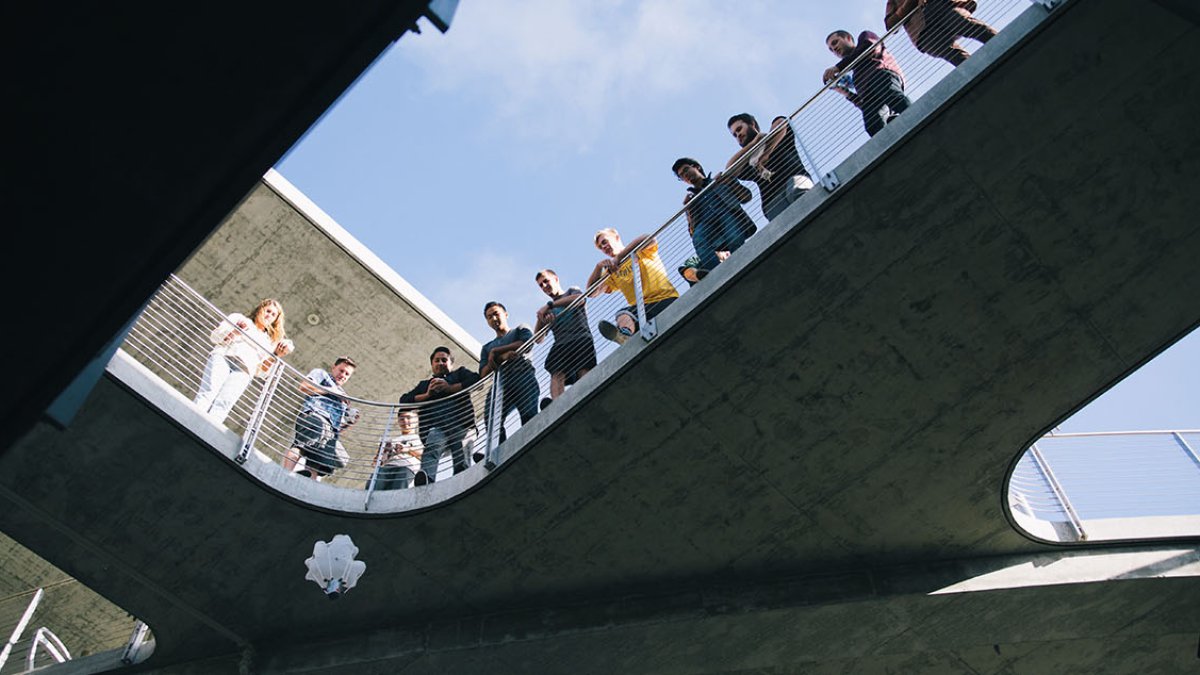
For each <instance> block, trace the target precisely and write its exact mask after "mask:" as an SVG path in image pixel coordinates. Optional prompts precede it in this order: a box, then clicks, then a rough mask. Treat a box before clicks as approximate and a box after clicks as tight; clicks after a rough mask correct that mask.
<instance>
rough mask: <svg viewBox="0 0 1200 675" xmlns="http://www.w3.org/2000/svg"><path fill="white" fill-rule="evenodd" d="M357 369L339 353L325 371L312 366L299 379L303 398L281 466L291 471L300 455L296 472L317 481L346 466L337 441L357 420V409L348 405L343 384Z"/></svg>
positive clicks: (348, 358)
mask: <svg viewBox="0 0 1200 675" xmlns="http://www.w3.org/2000/svg"><path fill="white" fill-rule="evenodd" d="M357 368H358V365H357V364H355V363H354V360H353V359H351V358H350V357H348V356H339V357H338V358H337V359H336V360H335V361H334V362H333V365H332V366H330V368H329V370H325V369H323V368H313V369H312V370H311V371H310V372H309V373H308V375H307V376H305V379H304V380H301V382H300V393H302V394H305V395H306V398H305V399H304V405H303V407H301V409H300V414H299V416H297V417H296V437H295V440H294V441H292V447H291V448H290V449H289V450H288V452H287V456H286V457H285V458H284V460H283V468H284V469H286V470H288V471H291V470H293V469H294V468H295V466H296V464H297V461H298V460H299V459H300V458H301V457H303V458H304V468H303V469H301V470H299V471H296V474H297V475H300V476H307V477H309V478H313V479H315V480H320V479H321V478H323V477H325V476H328V475H329V474H331V473H333V471H334V470H335V469H341V468H344V467H345V466H346V460H345V458H343V457H341V456H340V455H339V453H338V440H339V439H340V437H341V434H342V432H344V431H346V430H348V429H349V428H350V427H351V426H353V425H354V423H355V422H357V421H358V411H357V410H356V409H354V408H348V404H347V402H346V399H345V398H344V397H345V396H346V390H345V389H344V388H343V387H344V386H345V385H346V382H348V381H349V380H350V376H351V375H354V371H355V370H357Z"/></svg>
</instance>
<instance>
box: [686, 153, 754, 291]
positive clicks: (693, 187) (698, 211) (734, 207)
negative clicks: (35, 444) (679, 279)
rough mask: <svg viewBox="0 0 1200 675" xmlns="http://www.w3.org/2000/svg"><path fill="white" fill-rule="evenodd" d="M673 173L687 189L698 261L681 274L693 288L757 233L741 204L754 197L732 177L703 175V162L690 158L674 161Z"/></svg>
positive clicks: (688, 217)
mask: <svg viewBox="0 0 1200 675" xmlns="http://www.w3.org/2000/svg"><path fill="white" fill-rule="evenodd" d="M671 173H673V174H675V177H676V178H678V179H679V180H681V181H683V182H684V183H687V185H688V188H687V194H686V195H684V198H683V205H684V215H685V216H686V217H687V224H688V234H690V235H691V236H692V246H694V247H695V249H696V260H695V262H694V263H691V262H690V261H689V263H685V265H684V267H683V269H682V271H681V272H680V273H681V274H682V275H683V278H684V279H686V280H687V281H688V283H693V284H694V283H696V282H697V281H699V280H700V279H702V278H704V275H706V274H708V273H709V272H711V271H712V270H713V269H714V268H715V267H716V266H717V265H718V264H719V263H720V262H721V261H723V260H724V259H725V258H727V257H729V254H731V253H733V252H734V251H736V250H738V249H739V248H741V246H742V244H743V243H745V241H746V239H747V238H748V237H750V236H751V235H753V234H754V233H755V232H757V231H758V228H757V227H756V226H755V225H754V221H752V220H750V216H748V215H746V211H745V210H744V209H742V204H745V203H747V202H749V201H750V198H751V197H752V196H753V195H751V194H750V189H749V188H747V187H746V186H744V185H742V184H741V183H739V182H737V181H736V180H733V179H732V178H731V177H727V176H725V175H724V174H717V176H716V178H713V177H712V175H711V174H706V173H704V168H703V167H702V166H700V162H697V161H696V160H694V159H692V158H691V157H680V158H679V159H677V160H675V163H674V164H673V165H671ZM722 254H723V255H722Z"/></svg>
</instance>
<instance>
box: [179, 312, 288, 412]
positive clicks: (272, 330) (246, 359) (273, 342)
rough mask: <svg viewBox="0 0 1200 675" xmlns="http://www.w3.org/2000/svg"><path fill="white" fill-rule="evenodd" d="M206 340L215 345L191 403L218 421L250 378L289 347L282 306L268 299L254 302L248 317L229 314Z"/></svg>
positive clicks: (265, 367)
mask: <svg viewBox="0 0 1200 675" xmlns="http://www.w3.org/2000/svg"><path fill="white" fill-rule="evenodd" d="M239 329H240V330H239ZM209 340H211V341H212V343H213V344H215V345H216V347H214V348H213V350H212V351H211V352H210V353H209V355H208V361H207V362H205V364H204V376H203V377H202V378H201V380H200V390H199V391H197V392H196V398H195V403H196V405H198V406H200V409H201V410H203V411H204V412H206V413H208V415H209V417H210V418H212V420H213V421H214V422H218V423H221V422H224V421H225V418H226V417H227V416H228V415H229V411H230V410H232V409H233V405H234V404H235V403H237V400H238V399H239V398H241V396H242V393H243V392H244V391H246V387H247V386H248V385H249V384H250V378H251V377H253V376H255V375H258V376H260V377H261V376H263V375H266V373H267V371H268V370H270V368H271V364H273V363H274V362H275V357H276V356H287V355H288V354H290V353H291V351H292V347H293V346H292V341H291V340H289V339H287V338H286V337H285V332H284V329H283V306H282V305H280V304H279V301H278V300H274V299H272V298H267V299H266V300H263V301H262V302H260V303H258V306H257V307H255V308H254V311H253V312H250V318H247V317H246V316H245V315H244V314H238V313H236V312H235V313H233V314H230V315H229V318H227V319H225V320H224V321H222V322H221V325H219V326H217V328H216V330H214V331H213V332H212V334H211V335H210V336H209Z"/></svg>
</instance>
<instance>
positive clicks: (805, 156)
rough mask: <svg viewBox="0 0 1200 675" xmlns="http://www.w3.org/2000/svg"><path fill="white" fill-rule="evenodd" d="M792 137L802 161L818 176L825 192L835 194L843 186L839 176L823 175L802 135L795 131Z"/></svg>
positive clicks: (829, 173) (830, 173)
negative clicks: (801, 137)
mask: <svg viewBox="0 0 1200 675" xmlns="http://www.w3.org/2000/svg"><path fill="white" fill-rule="evenodd" d="M787 124H789V125H790V124H791V120H789V121H788V122H787ZM792 136H793V137H794V138H795V139H796V148H797V149H798V150H799V151H800V157H801V159H802V160H803V161H804V162H805V163H807V164H808V165H809V166H811V167H812V170H813V173H815V174H816V175H817V177H818V180H820V181H821V185H822V187H824V188H825V191H826V192H833V191H834V190H836V189H838V186H839V185H841V184H842V182H841V181H840V180H838V177H837V174H836V173H834V172H832V171H829V172H826V173H821V167H819V166H817V160H816V159H815V158H813V156H812V153H810V152H809V151H808V146H806V145H804V141H803V140H801V139H800V134H798V133H796V131H795V130H794V129H793V130H792ZM801 168H804V167H801ZM788 180H791V176H788Z"/></svg>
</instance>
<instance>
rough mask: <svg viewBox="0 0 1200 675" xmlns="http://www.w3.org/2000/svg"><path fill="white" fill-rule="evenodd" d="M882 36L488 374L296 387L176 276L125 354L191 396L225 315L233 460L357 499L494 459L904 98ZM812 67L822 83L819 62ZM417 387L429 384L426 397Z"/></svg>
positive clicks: (914, 93)
mask: <svg viewBox="0 0 1200 675" xmlns="http://www.w3.org/2000/svg"><path fill="white" fill-rule="evenodd" d="M936 4H938V3H936V2H932V1H931V2H930V3H927V4H926V5H925V6H924V7H925V8H924V9H918V10H914V11H913V12H912V13H910V14H909V18H908V21H909V22H911V21H913V20H914V18H917V17H918V16H919V15H921V14H923V15H924V16H921V18H922V19H923V22H924V27H923V30H922V35H924V38H922V40H921V41H922V44H924V45H925V46H926V48H928V44H948V43H950V42H952V41H953V39H954V36H955V35H956V34H958V33H960V32H961V25H956V24H961V20H960V19H955V18H953V17H951V15H950V14H947V13H941V14H937V13H935V12H933V11H932V10H930V9H929V8H930V7H933V6H934V5H936ZM1027 6H1028V2H1027V0H997V1H995V2H987V3H985V5H984V7H983V8H981V9H980V11H979V12H978V13H977V16H978V17H979V19H980V20H981V21H983V22H986V23H987V24H990V26H992V27H994V28H997V29H998V28H1001V27H1002V26H1004V25H1005V24H1007V23H1008V22H1009V21H1011V19H1012V18H1014V17H1015V16H1016V15H1017V14H1018V13H1019V12H1020V11H1021V10H1022V9H1024V8H1025V7H1027ZM955 16H961V15H958V14H955ZM878 47H882V49H884V50H886V53H887V54H888V57H887V58H888V64H889V67H891V68H893V69H896V68H898V69H899V70H902V71H903V81H904V89H905V92H907V94H908V96H909V98H916V97H918V96H919V95H920V93H923V92H924V91H926V90H928V89H929V88H930V87H931V86H933V85H934V84H935V83H936V82H937V81H938V80H939V79H940V78H941V76H942V75H944V74H945V73H946V72H949V71H950V68H949V66H948V65H946V64H944V63H942V62H940V61H938V60H936V59H934V58H933V57H931V56H928V55H927V54H924V53H922V52H921V51H919V50H918V49H917V47H916V46H915V45H914V43H913V42H912V40H911V39H910V37H909V36H908V35H906V34H905V33H904V27H903V26H902V25H899V24H898V25H896V26H894V27H893V28H892V29H891V30H890V31H887V32H885V33H884V34H883V36H882V37H881V39H880V40H879V42H878ZM878 47H877V48H876V49H875V50H867V51H864V52H863V53H862V54H861V55H860V56H859V57H858V58H857V59H856V60H854V62H853V63H850V64H848V65H847V67H846V68H845V69H844V70H843V72H842V73H839V77H838V78H835V79H832V80H831V81H830V82H829V83H827V84H825V86H823V87H821V88H820V89H819V90H818V91H817V93H816V94H814V95H813V96H811V97H810V98H809V99H807V100H806V101H805V102H804V104H803V105H801V106H800V108H799V109H797V110H796V111H795V112H793V113H792V114H791V115H790V116H786V117H779V118H776V120H774V121H772V120H769V119H766V118H764V119H763V120H761V121H759V120H757V119H756V118H755V119H750V118H745V117H743V118H738V119H737V120H735V121H733V122H731V126H730V132H731V133H732V134H733V136H734V138H735V139H736V141H737V142H736V143H735V144H734V145H733V146H731V147H732V148H735V149H738V152H737V153H736V154H734V153H731V154H734V157H733V158H732V159H731V160H730V161H729V162H728V163H727V166H726V167H725V168H724V170H723V171H718V172H712V171H709V172H708V173H709V174H713V177H712V179H711V180H710V179H709V176H707V175H706V174H705V172H704V171H701V170H700V167H699V166H697V167H696V171H694V172H689V171H680V172H677V175H679V176H680V178H681V179H683V180H685V181H686V182H688V183H689V184H690V186H691V187H690V189H689V191H688V194H689V195H690V197H689V198H688V201H687V202H686V203H685V205H684V206H683V207H682V208H680V209H679V210H678V211H676V212H675V213H674V214H673V215H672V216H671V217H670V218H668V219H667V221H666V222H665V223H663V224H662V225H661V226H659V227H658V228H657V229H653V230H643V231H642V232H636V231H626V232H624V233H620V234H618V233H616V232H615V231H613V232H603V231H602V233H598V238H597V242H598V248H599V247H601V246H606V247H607V249H603V248H602V249H601V250H603V251H604V254H605V255H607V256H609V257H608V258H605V259H604V260H606V261H607V262H603V263H602V264H603V267H601V266H598V267H597V269H596V271H595V273H594V274H593V279H592V280H591V281H594V283H590V285H588V287H587V288H584V289H582V292H580V293H578V294H577V295H563V296H559V297H560V299H558V300H556V301H555V302H554V303H553V304H554V305H555V306H554V307H547V308H546V309H545V310H543V316H542V318H543V319H544V320H542V321H541V323H543V324H545V325H543V326H541V327H540V329H539V330H537V332H536V333H535V332H533V330H531V329H529V328H528V326H526V327H525V330H524V331H523V332H521V333H520V334H519V337H518V340H519V341H521V342H523V343H524V344H523V346H522V347H521V348H520V349H519V350H518V351H516V352H513V353H511V354H510V355H509V358H508V359H507V361H505V362H504V363H503V364H493V365H497V366H498V373H499V377H497V376H495V375H489V376H488V377H485V378H481V379H479V378H477V377H472V376H470V375H469V374H462V373H459V375H461V376H462V377H463V378H464V379H463V380H462V382H461V384H462V385H465V386H464V388H463V389H462V391H460V392H457V393H454V394H453V395H445V394H446V392H445V391H443V390H438V391H436V392H417V394H416V396H407V397H402V400H401V401H398V402H395V403H390V402H379V401H367V400H363V399H358V398H355V397H353V396H345V395H323V394H322V393H321V392H320V391H317V390H315V389H314V388H313V387H312V386H311V385H306V384H305V382H306V379H305V374H304V373H301V372H299V371H298V370H296V369H295V368H294V367H292V366H290V365H289V364H287V363H286V361H285V359H275V358H273V356H272V355H271V354H270V353H269V350H268V349H267V348H266V347H265V346H264V345H263V344H262V343H261V342H258V343H256V342H255V338H254V337H253V336H252V335H251V334H250V333H249V332H247V331H245V330H242V329H241V328H238V327H236V326H233V325H232V324H229V323H228V322H227V320H226V316H225V315H224V314H223V313H222V312H220V311H219V310H217V308H215V307H213V306H212V305H211V304H209V303H208V302H207V301H206V300H205V299H204V298H202V297H201V296H200V295H199V294H197V293H196V292H195V291H193V290H192V289H191V288H189V287H187V285H186V284H184V283H183V282H182V281H181V280H179V279H177V278H175V277H172V278H171V279H169V280H168V281H167V282H165V283H164V284H163V286H162V288H161V289H160V291H159V292H158V294H157V295H156V296H155V297H154V299H153V300H152V301H151V302H150V304H149V305H148V306H147V308H146V309H145V311H144V312H143V314H142V315H141V317H140V318H139V319H138V320H137V322H136V324H135V326H134V327H133V329H132V331H131V332H130V334H129V335H128V337H127V339H126V341H125V344H124V350H125V351H126V352H127V353H128V354H130V355H131V356H133V357H134V358H135V359H137V360H138V361H139V362H141V363H142V364H143V365H145V366H146V367H148V368H149V369H150V370H152V371H153V372H154V373H155V374H157V375H158V376H159V377H161V378H162V379H163V380H164V381H166V382H168V383H170V384H171V385H172V386H173V387H174V388H175V389H177V390H178V391H180V392H181V393H183V394H184V395H185V396H189V397H192V396H195V395H196V392H197V387H198V385H199V383H200V382H201V381H202V380H203V379H204V377H205V375H204V373H205V369H206V365H207V367H209V368H211V367H212V366H213V363H214V360H219V359H221V358H223V355H222V354H220V353H217V352H220V351H221V346H220V345H214V340H213V332H214V329H218V328H219V327H220V326H222V325H224V326H225V329H224V332H226V333H229V334H230V335H232V336H234V337H232V338H231V339H232V340H234V341H235V342H237V341H241V342H244V343H246V344H249V345H251V346H252V348H253V349H256V350H258V351H257V352H255V353H257V354H258V356H259V357H261V359H262V360H263V362H264V364H265V365H264V368H263V369H262V370H261V371H260V370H258V369H257V368H256V369H254V371H255V372H254V373H253V374H252V376H251V377H250V378H249V380H250V381H249V383H248V384H247V385H246V387H245V390H244V392H242V393H241V394H240V395H239V396H236V397H234V398H235V399H236V400H233V401H232V402H231V403H230V404H229V413H228V416H227V417H223V418H221V419H219V420H218V421H221V422H223V423H224V424H225V425H226V426H228V427H229V428H230V429H232V430H234V431H236V432H238V433H240V434H242V437H243V445H242V451H241V453H240V454H239V456H238V458H239V461H244V460H245V459H246V458H247V457H249V456H250V455H251V453H252V452H253V451H258V452H261V453H263V454H264V455H265V456H267V457H269V458H271V459H273V460H274V461H277V462H279V463H281V464H282V465H283V466H284V468H286V469H288V470H289V471H293V472H295V473H297V474H298V475H308V476H310V477H315V478H316V479H317V480H322V481H324V482H328V483H332V484H335V485H339V486H342V487H351V488H365V489H366V490H367V496H366V503H367V504H369V502H370V496H371V493H372V492H374V491H376V490H382V489H392V488H396V487H404V486H407V485H412V484H419V483H421V482H431V481H436V480H439V479H444V478H446V477H447V476H449V475H453V474H456V473H459V472H461V471H464V470H466V469H467V468H469V467H470V466H471V465H473V464H476V463H484V464H486V465H489V466H492V465H494V464H495V458H496V457H497V455H496V453H495V451H496V448H497V447H498V446H499V445H500V443H501V442H503V440H504V439H505V438H506V436H507V434H508V432H510V431H512V430H513V429H515V428H517V427H519V425H520V424H523V423H525V422H527V421H528V420H529V419H530V418H532V417H533V416H534V415H536V414H537V413H538V412H539V411H540V409H542V408H543V407H544V406H546V405H553V400H552V398H551V395H552V394H553V393H556V391H557V390H559V389H561V388H562V386H566V385H570V384H572V383H573V382H575V381H578V380H580V379H582V378H586V377H588V375H587V371H588V370H589V369H590V368H591V367H594V366H595V364H596V363H598V362H600V361H602V360H603V359H604V358H606V357H607V356H608V355H609V354H611V353H612V352H613V351H614V350H616V349H617V348H618V346H619V345H620V344H621V343H623V342H624V341H625V340H628V339H629V338H630V337H631V336H633V335H637V336H639V337H640V338H641V339H645V340H650V339H653V338H654V336H655V335H656V334H657V330H656V326H655V317H656V316H657V314H658V313H659V312H661V311H662V310H663V309H665V308H666V307H667V306H669V305H670V303H671V302H673V301H674V300H675V299H676V298H678V297H679V296H680V295H681V294H682V293H685V292H686V291H687V290H688V289H689V288H690V286H691V285H693V284H703V283H704V278H705V277H706V276H707V274H708V273H710V272H712V271H713V270H714V269H716V268H717V267H718V266H719V265H720V264H721V263H722V262H723V261H724V260H726V259H728V258H729V257H730V256H735V255H737V250H738V248H739V247H740V246H741V244H742V243H743V242H744V241H745V240H746V239H747V238H748V237H750V236H753V234H754V233H755V232H757V230H759V229H762V228H764V227H767V226H769V224H770V221H771V220H772V219H774V218H775V217H777V216H778V215H779V214H780V213H782V212H783V211H784V210H786V208H787V207H788V206H789V205H790V204H791V203H793V202H794V201H796V200H798V199H800V198H802V196H803V195H804V194H805V193H807V191H808V190H810V189H813V188H814V187H815V186H817V185H823V186H824V187H825V189H828V190H833V189H836V187H837V185H838V179H837V177H836V175H834V171H833V168H834V166H835V165H836V164H837V163H839V162H841V161H842V159H844V158H845V157H846V156H847V155H848V154H849V153H850V152H852V151H853V150H854V149H855V148H857V147H858V146H859V145H861V144H862V143H863V142H865V141H866V140H867V139H868V138H869V136H868V134H867V131H868V129H867V127H868V126H870V123H871V115H870V114H868V115H865V116H864V115H862V109H864V108H865V109H867V110H868V113H872V114H874V115H875V116H876V117H878V119H879V122H880V125H882V124H884V123H885V118H888V116H889V115H892V114H894V113H898V112H900V110H893V109H892V106H895V107H896V108H902V107H903V106H902V105H900V104H899V103H897V101H898V99H895V98H890V99H887V100H888V101H890V103H888V105H887V106H883V105H882V103H881V101H883V100H884V99H883V98H880V96H879V94H880V91H881V89H880V86H881V85H880V84H879V81H876V80H874V79H872V77H873V76H872V72H869V71H871V69H870V68H868V67H867V66H868V65H870V64H869V62H870V61H871V59H873V58H876V57H877V56H878V55H879V52H878V51H877V50H878ZM833 61H836V59H835V58H834V57H833V55H832V54H831V62H833ZM812 76H813V78H814V81H820V79H821V73H817V72H814V73H813V74H812ZM847 76H849V78H850V81H849V82H847V79H846V77H847ZM856 77H857V78H858V81H857V82H855V81H854V78H856ZM840 90H845V91H848V92H851V96H850V97H849V98H847V97H846V96H844V95H843V93H842V91H840ZM893 93H894V92H893ZM852 100H853V101H854V102H857V106H858V107H856V104H855V103H854V102H852ZM871 131H877V129H875V128H871ZM739 148H740V149H739ZM709 168H710V169H711V168H719V167H709ZM622 235H623V236H622ZM582 276H583V275H579V277H576V278H567V279H564V281H567V282H571V281H581V280H582V279H581V278H580V277H582ZM596 277H598V278H596ZM564 285H565V284H564ZM580 285H583V284H580ZM552 290H554V291H557V289H552ZM223 322H225V323H224V324H223ZM512 323H513V324H517V323H519V322H517V321H513V322H512ZM243 346H244V345H243ZM214 350H215V351H214ZM218 365H220V364H219V363H218ZM233 370H236V368H234V369H233ZM550 371H554V372H550ZM231 372H232V371H231ZM555 375H557V378H556V377H555ZM555 380H557V381H555ZM455 386H459V385H457V384H456V385H455ZM410 393H412V392H410ZM429 393H433V394H435V395H434V396H433V397H432V398H431V399H429V400H426V399H425V397H426V396H427V395H428V394H429ZM348 422H349V423H348Z"/></svg>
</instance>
